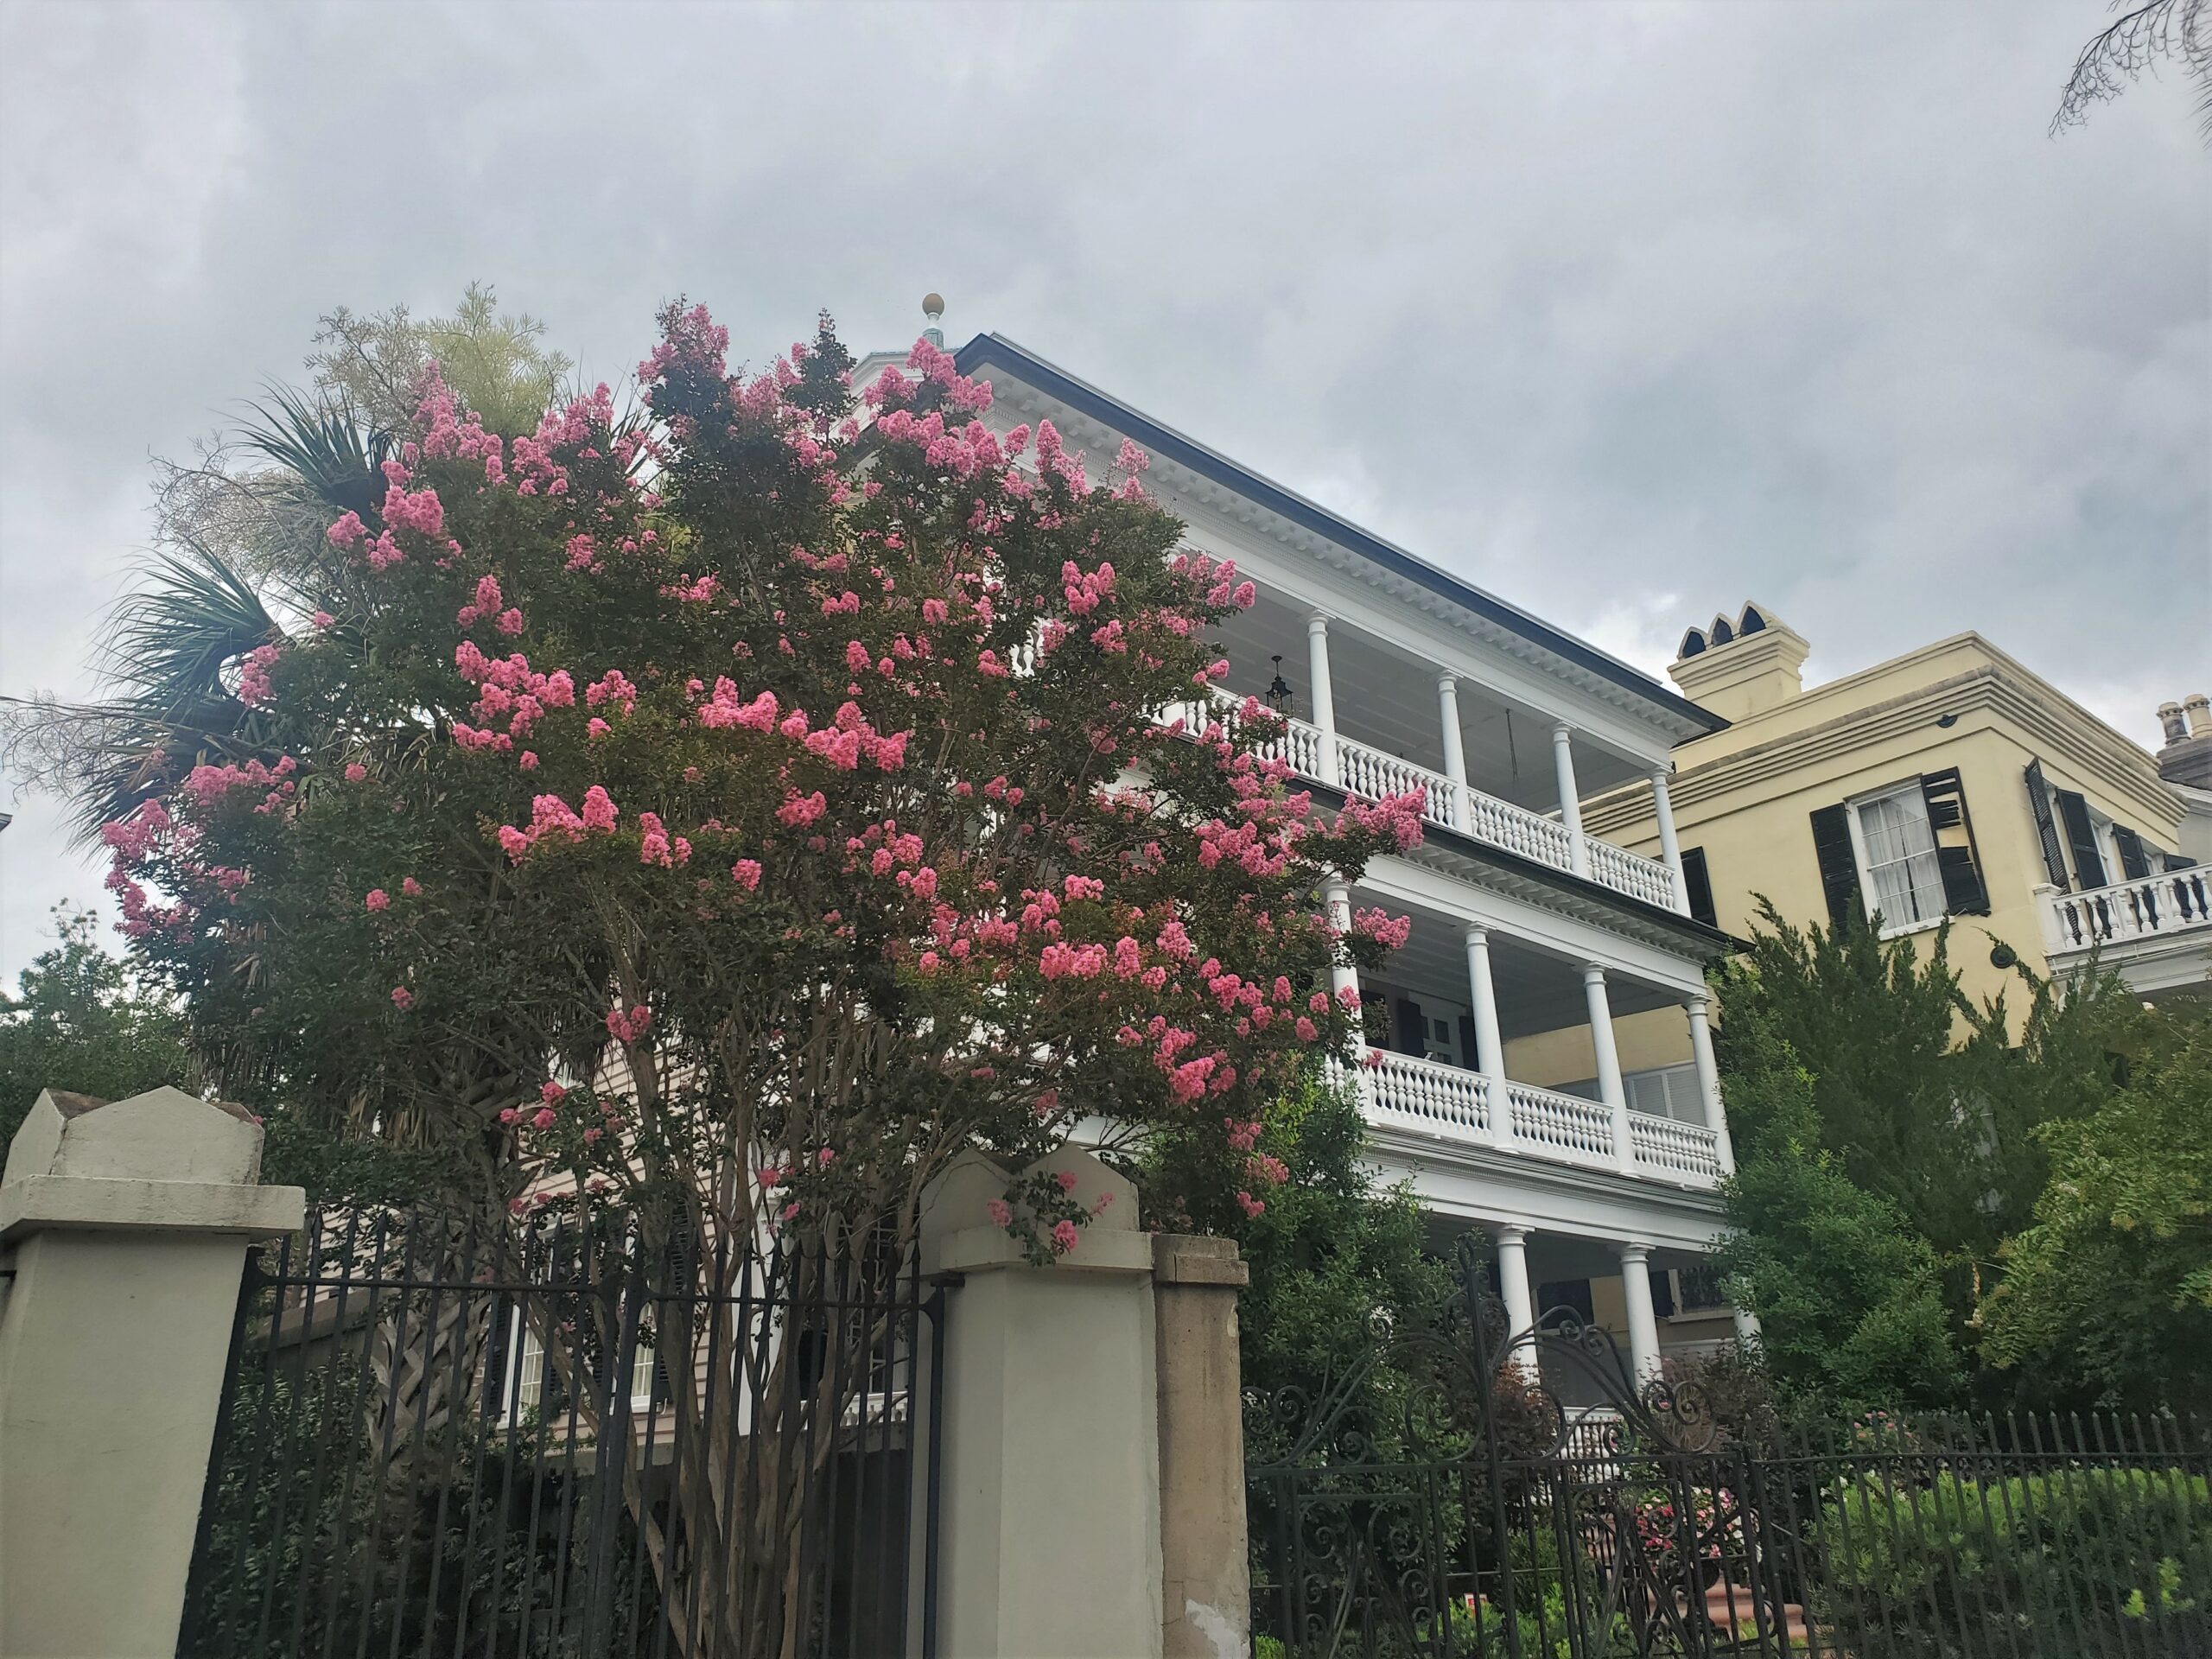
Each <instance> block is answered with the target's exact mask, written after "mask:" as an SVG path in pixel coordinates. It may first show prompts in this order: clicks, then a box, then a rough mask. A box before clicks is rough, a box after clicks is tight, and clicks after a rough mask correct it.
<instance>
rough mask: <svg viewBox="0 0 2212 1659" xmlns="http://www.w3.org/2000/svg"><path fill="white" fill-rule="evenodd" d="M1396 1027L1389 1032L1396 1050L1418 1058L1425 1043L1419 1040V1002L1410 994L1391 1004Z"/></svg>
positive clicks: (1420, 1034)
mask: <svg viewBox="0 0 2212 1659" xmlns="http://www.w3.org/2000/svg"><path fill="white" fill-rule="evenodd" d="M1391 1013H1392V1014H1393V1015H1394V1016H1395V1019H1394V1021H1393V1023H1394V1024H1395V1027H1396V1029H1395V1030H1394V1031H1393V1032H1392V1033H1391V1036H1392V1038H1393V1039H1395V1043H1396V1046H1397V1050H1398V1052H1399V1053H1401V1054H1411V1055H1413V1056H1414V1057H1415V1058H1419V1057H1420V1055H1421V1052H1422V1050H1423V1049H1425V1048H1426V1047H1427V1044H1426V1043H1424V1042H1422V1041H1421V1036H1422V1033H1421V1004H1420V1003H1418V1002H1416V1001H1414V1000H1413V998H1411V997H1410V996H1402V997H1400V998H1399V999H1398V1000H1397V1001H1395V1003H1393V1004H1392V1005H1391Z"/></svg>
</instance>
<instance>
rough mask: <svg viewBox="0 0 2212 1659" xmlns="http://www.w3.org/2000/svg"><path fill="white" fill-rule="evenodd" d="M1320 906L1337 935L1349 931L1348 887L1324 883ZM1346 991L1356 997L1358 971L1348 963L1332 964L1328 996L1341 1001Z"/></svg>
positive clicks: (1349, 890) (1349, 901)
mask: <svg viewBox="0 0 2212 1659" xmlns="http://www.w3.org/2000/svg"><path fill="white" fill-rule="evenodd" d="M1321 905H1322V909H1323V911H1324V912H1325V914H1326V915H1327V916H1328V918H1329V925H1330V926H1331V927H1333V928H1335V929H1336V930H1337V931H1338V933H1339V934H1345V933H1350V932H1351V887H1349V886H1348V885H1346V884H1345V883H1344V882H1342V881H1331V882H1327V883H1325V885H1324V886H1323V887H1322V888H1321ZM1346 991H1351V993H1352V994H1353V995H1358V992H1359V969H1357V968H1355V967H1353V966H1352V965H1351V963H1349V962H1338V963H1332V964H1331V965H1330V968H1329V994H1330V995H1332V996H1334V997H1336V998H1338V1000H1339V1001H1341V1000H1342V999H1343V996H1344V993H1345V992H1346Z"/></svg>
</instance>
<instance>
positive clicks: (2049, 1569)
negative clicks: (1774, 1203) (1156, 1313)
mask: <svg viewBox="0 0 2212 1659" xmlns="http://www.w3.org/2000/svg"><path fill="white" fill-rule="evenodd" d="M1458 1267H1459V1287H1458V1289H1457V1291H1456V1293H1455V1294H1454V1295H1453V1297H1452V1300H1451V1302H1450V1304H1449V1305H1448V1306H1446V1309H1445V1310H1444V1311H1443V1313H1442V1315H1441V1317H1440V1319H1438V1320H1437V1321H1436V1323H1435V1324H1434V1325H1432V1326H1430V1327H1427V1328H1424V1329H1422V1330H1419V1331H1412V1332H1403V1331H1391V1330H1389V1329H1387V1328H1378V1329H1377V1330H1376V1332H1375V1333H1374V1340H1373V1342H1372V1343H1371V1344H1370V1346H1369V1347H1368V1349H1367V1351H1366V1352H1365V1354H1364V1355H1363V1358H1362V1360H1361V1362H1360V1363H1358V1364H1357V1365H1355V1366H1353V1367H1351V1369H1350V1370H1346V1371H1345V1372H1344V1373H1343V1374H1341V1375H1339V1376H1336V1377H1335V1378H1333V1379H1332V1380H1331V1382H1330V1383H1328V1384H1326V1385H1325V1386H1324V1387H1322V1388H1321V1389H1319V1390H1318V1391H1314V1392H1308V1391H1306V1390H1304V1389H1294V1388H1286V1389H1278V1390H1276V1391H1275V1392H1274V1393H1272V1394H1266V1395H1248V1398H1247V1401H1246V1446H1247V1465H1246V1476H1247V1496H1248V1498H1249V1514H1250V1522H1251V1529H1252V1561H1253V1627H1254V1631H1255V1649H1256V1651H1257V1653H1258V1655H1259V1656H1260V1659H1338V1656H1344V1659H1353V1656H1357V1659H1451V1656H1470V1659H1617V1656H1618V1659H1629V1656H1637V1659H1641V1656H1669V1659H1687V1656H1696V1659H1704V1656H1717V1655H1724V1654H1725V1655H1745V1656H1750V1655H1759V1656H1775V1659H1782V1656H1797V1655H1806V1656H1814V1655H1818V1656H1836V1659H1846V1656H1848V1659H1892V1656H1895V1659H1907V1656H1910V1659H1982V1656H1987V1659H1997V1656H2004V1659H2088V1656H2106V1655H2111V1656H2116V1659H2117V1656H2139V1659H2153V1656H2161V1659H2163V1656H2168V1655H2176V1656H2183V1655H2187V1656H2197V1655H2212V1440H2208V1438H2207V1436H2206V1434H2205V1433H2204V1431H2203V1429H2202V1427H2201V1426H2199V1425H2196V1424H2195V1423H2193V1422H2190V1423H2184V1422H2182V1421H2179V1420H2177V1419H2175V1418H2173V1417H2171V1416H2161V1417H2157V1418H2126V1419H2123V1418H2120V1417H2099V1418H2096V1419H2094V1420H2091V1421H2089V1422H2088V1424H2087V1425H2086V1426H2085V1424H2084V1423H2083V1421H2082V1420H2081V1419H2079V1418H2073V1419H2069V1420H2066V1421H2060V1420H2057V1419H2037V1420H2025V1419H2008V1420H1997V1419H1992V1418H1987V1417H1984V1418H1980V1419H1967V1418H1963V1417H1953V1418H1946V1419H1942V1420H1940V1421H1931V1422H1929V1423H1924V1424H1908V1423H1904V1422H1900V1421H1891V1420H1887V1419H1881V1420H1878V1421H1858V1422H1854V1423H1850V1424H1840V1425H1836V1426H1834V1432H1833V1433H1827V1434H1822V1433H1816V1432H1814V1431H1791V1432H1789V1433H1784V1432H1783V1431H1781V1430H1780V1429H1778V1428H1774V1427H1767V1428H1765V1429H1764V1430H1762V1431H1761V1432H1760V1433H1758V1435H1756V1436H1754V1437H1752V1438H1751V1439H1750V1440H1745V1439H1740V1438H1739V1439H1731V1438H1729V1437H1726V1436H1724V1435H1722V1434H1721V1433H1719V1429H1718V1426H1717V1425H1716V1423H1715V1421H1714V1417H1713V1411H1712V1410H1711V1408H1710V1407H1709V1404H1708V1402H1707V1400H1706V1399H1705V1398H1704V1397H1703V1396H1702V1395H1700V1392H1699V1390H1698V1389H1697V1388H1696V1387H1695V1386H1694V1385H1691V1384H1681V1385H1670V1384H1669V1383H1666V1382H1663V1381H1659V1380H1653V1381H1651V1382H1649V1383H1645V1384H1643V1385H1642V1386H1638V1384H1637V1381H1636V1379H1635V1378H1634V1377H1633V1376H1631V1373H1630V1367H1629V1364H1628V1362H1627V1360H1626V1358H1625V1357H1624V1356H1623V1355H1622V1354H1621V1353H1620V1352H1619V1351H1618V1349H1617V1347H1616V1346H1615V1344H1614V1342H1613V1339H1612V1338H1611V1335H1610V1334H1609V1333H1608V1332H1605V1330H1603V1329H1602V1328H1600V1327H1598V1326H1596V1325H1590V1324H1588V1323H1586V1322H1585V1321H1583V1320H1581V1319H1579V1318H1578V1317H1577V1316H1576V1315H1574V1314H1573V1313H1571V1312H1569V1311H1567V1310H1565V1309H1558V1310H1554V1311H1553V1312H1552V1313H1549V1314H1548V1315H1546V1316H1544V1317H1543V1318H1541V1319H1539V1320H1538V1322H1537V1329H1535V1331H1533V1332H1508V1331H1507V1329H1506V1328H1505V1321H1504V1318H1503V1310H1502V1309H1501V1308H1500V1307H1499V1306H1498V1305H1497V1301H1496V1300H1495V1299H1494V1298H1493V1297H1492V1296H1491V1294H1490V1291H1489V1287H1488V1282H1487V1274H1486V1270H1485V1267H1484V1262H1483V1260H1482V1258H1481V1257H1480V1256H1479V1255H1478V1254H1477V1253H1475V1251H1474V1250H1472V1249H1463V1251H1462V1253H1461V1255H1460V1256H1459V1262H1458ZM1539 1376H1541V1378H1542V1379H1544V1380H1543V1381H1538V1380H1536V1379H1537V1378H1538V1377H1539ZM1569 1380H1572V1381H1573V1382H1575V1383H1579V1384H1580V1388H1578V1389H1575V1390H1573V1392H1576V1393H1580V1394H1587V1393H1595V1394H1596V1395H1599V1397H1600V1398H1601V1399H1602V1401H1603V1402H1604V1403H1603V1404H1602V1405H1600V1406H1598V1407H1594V1408H1586V1409H1582V1410H1572V1409H1569V1408H1566V1407H1564V1406H1563V1405H1562V1404H1561V1403H1560V1394H1561V1393H1562V1392H1566V1391H1567V1390H1564V1389H1561V1387H1560V1384H1561V1383H1564V1382H1567V1381H1569Z"/></svg>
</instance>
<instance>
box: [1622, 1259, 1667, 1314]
mask: <svg viewBox="0 0 2212 1659" xmlns="http://www.w3.org/2000/svg"><path fill="white" fill-rule="evenodd" d="M1625 1271H1627V1269H1624V1272H1625ZM1650 1274H1651V1311H1652V1312H1653V1313H1656V1315H1658V1317H1659V1318H1661V1319H1673V1318H1674V1317H1675V1275H1674V1274H1671V1273H1669V1272H1668V1271H1667V1269H1666V1268H1651V1269H1650Z"/></svg>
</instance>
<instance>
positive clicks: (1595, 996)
mask: <svg viewBox="0 0 2212 1659" xmlns="http://www.w3.org/2000/svg"><path fill="white" fill-rule="evenodd" d="M1582 995H1583V996H1584V997H1585V998H1586V999H1587V1001H1588V1002H1589V1005H1590V1046H1591V1047H1592V1048H1593V1049H1595V1050H1596V1051H1597V1054H1598V1097H1599V1099H1600V1100H1602V1101H1604V1102H1605V1104H1606V1105H1607V1106H1609V1107H1610V1108H1611V1109H1612V1114H1613V1159H1614V1161H1615V1163H1616V1164H1617V1165H1618V1167H1619V1169H1620V1172H1621V1173H1622V1174H1624V1175H1633V1174H1635V1173H1636V1142H1635V1141H1634V1140H1632V1139H1631V1138H1630V1135H1629V1124H1628V1085H1627V1084H1624V1083H1623V1082H1622V1081H1621V1055H1620V1050H1619V1049H1618V1047H1617V1046H1615V1045H1614V1042H1613V1008H1612V1004H1611V1001H1608V1000H1607V998H1606V995H1605V969H1603V968H1600V967H1599V965H1598V964H1597V963H1594V962H1593V963H1590V964H1588V965H1587V966H1586V967H1585V968H1584V969H1583V970H1582Z"/></svg>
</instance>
